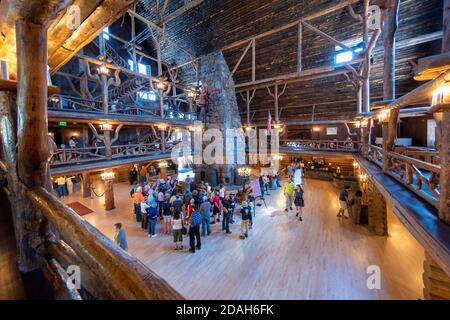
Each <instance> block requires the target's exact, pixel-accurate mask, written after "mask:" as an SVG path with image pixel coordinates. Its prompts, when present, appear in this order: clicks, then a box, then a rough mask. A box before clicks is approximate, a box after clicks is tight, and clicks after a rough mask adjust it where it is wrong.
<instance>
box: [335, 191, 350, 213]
mask: <svg viewBox="0 0 450 320" xmlns="http://www.w3.org/2000/svg"><path fill="white" fill-rule="evenodd" d="M348 190H350V186H345V188H344V189H343V190H342V191H341V193H340V194H339V211H338V214H337V217H344V218H345V219H348V217H346V216H345V210H347V211H348V209H347V205H348Z"/></svg>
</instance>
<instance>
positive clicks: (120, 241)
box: [114, 229, 128, 250]
mask: <svg viewBox="0 0 450 320" xmlns="http://www.w3.org/2000/svg"><path fill="white" fill-rule="evenodd" d="M114 241H115V242H116V244H117V245H118V246H119V247H121V248H122V249H123V250H127V249H128V243H127V236H126V235H125V230H123V229H120V230H119V232H118V233H117V234H116V235H115V236H114Z"/></svg>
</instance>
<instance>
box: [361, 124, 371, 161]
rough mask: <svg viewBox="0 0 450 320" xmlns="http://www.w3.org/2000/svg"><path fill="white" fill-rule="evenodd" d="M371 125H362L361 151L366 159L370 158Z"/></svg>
mask: <svg viewBox="0 0 450 320" xmlns="http://www.w3.org/2000/svg"><path fill="white" fill-rule="evenodd" d="M369 125H370V124H369V122H368V123H367V124H366V125H361V149H362V150H361V151H362V154H363V157H364V158H367V157H368V156H369V136H370V128H369Z"/></svg>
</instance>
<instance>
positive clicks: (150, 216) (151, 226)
mask: <svg viewBox="0 0 450 320" xmlns="http://www.w3.org/2000/svg"><path fill="white" fill-rule="evenodd" d="M147 220H148V237H149V238H154V237H156V236H157V234H156V223H157V222H158V205H157V204H156V203H153V204H152V205H151V206H150V208H148V209H147Z"/></svg>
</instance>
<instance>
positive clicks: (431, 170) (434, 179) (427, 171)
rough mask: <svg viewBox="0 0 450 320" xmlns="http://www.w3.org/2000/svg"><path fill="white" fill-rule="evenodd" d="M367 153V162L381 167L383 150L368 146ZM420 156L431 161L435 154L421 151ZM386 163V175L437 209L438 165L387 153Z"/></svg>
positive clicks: (438, 189) (395, 153) (438, 191)
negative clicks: (369, 161)
mask: <svg viewBox="0 0 450 320" xmlns="http://www.w3.org/2000/svg"><path fill="white" fill-rule="evenodd" d="M368 151H369V152H368V154H369V160H371V161H372V162H374V163H375V164H377V165H378V166H380V167H382V163H383V157H384V156H385V154H384V153H383V149H382V148H380V147H377V146H374V145H370V146H369V150H368ZM422 156H426V158H427V159H430V161H431V160H432V159H433V157H434V156H435V152H432V153H430V154H429V155H427V154H424V153H423V151H422ZM387 163H388V168H387V171H386V172H385V173H386V174H388V175H390V176H391V177H393V178H395V179H396V180H397V181H399V182H400V183H401V184H403V185H404V186H405V187H407V188H408V189H410V190H411V191H413V192H414V193H416V194H417V195H418V196H420V197H422V198H423V199H424V200H426V201H428V202H429V203H430V204H432V205H433V206H434V207H436V208H437V207H438V203H439V196H440V186H439V175H440V172H441V166H440V165H437V164H433V163H430V162H426V161H422V160H418V159H415V158H413V157H411V156H406V155H403V154H399V153H398V152H389V153H388V154H387Z"/></svg>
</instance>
